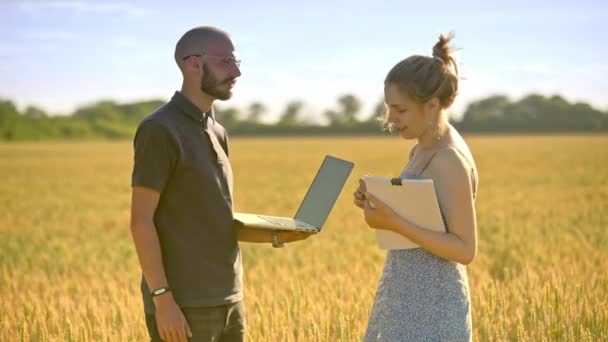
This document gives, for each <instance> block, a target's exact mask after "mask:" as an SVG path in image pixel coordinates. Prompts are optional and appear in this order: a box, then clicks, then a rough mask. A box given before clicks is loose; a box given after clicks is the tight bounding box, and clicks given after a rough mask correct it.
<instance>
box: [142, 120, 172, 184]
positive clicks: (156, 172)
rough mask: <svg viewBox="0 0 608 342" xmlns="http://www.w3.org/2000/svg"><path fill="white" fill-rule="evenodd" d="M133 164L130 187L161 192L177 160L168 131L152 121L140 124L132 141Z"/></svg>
mask: <svg viewBox="0 0 608 342" xmlns="http://www.w3.org/2000/svg"><path fill="white" fill-rule="evenodd" d="M133 148H134V163H133V174H132V177H131V186H133V187H135V186H142V187H146V188H150V189H154V190H157V191H158V192H162V191H163V189H164V188H165V186H166V185H167V183H168V181H169V178H170V176H171V173H172V170H173V168H174V166H175V163H176V160H177V152H176V148H175V145H174V143H173V139H172V138H171V136H170V134H169V132H168V130H167V129H166V128H165V127H164V126H162V125H161V124H160V123H157V122H154V121H152V120H147V121H144V122H142V123H141V124H140V125H139V127H138V128H137V132H136V133H135V139H134V141H133Z"/></svg>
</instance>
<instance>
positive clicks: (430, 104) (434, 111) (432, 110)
mask: <svg viewBox="0 0 608 342" xmlns="http://www.w3.org/2000/svg"><path fill="white" fill-rule="evenodd" d="M424 111H425V114H426V116H427V118H433V119H436V118H437V117H438V116H439V112H440V111H441V103H440V102H439V99H438V98H436V97H433V98H431V99H430V100H428V101H426V103H425V104H424Z"/></svg>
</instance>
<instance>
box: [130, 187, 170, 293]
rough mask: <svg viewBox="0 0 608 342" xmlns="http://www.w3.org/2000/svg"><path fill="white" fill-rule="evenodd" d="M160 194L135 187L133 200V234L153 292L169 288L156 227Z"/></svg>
mask: <svg viewBox="0 0 608 342" xmlns="http://www.w3.org/2000/svg"><path fill="white" fill-rule="evenodd" d="M159 198H160V194H159V193H158V192H157V191H155V190H152V189H148V188H144V187H133V192H132V198H131V234H132V235H133V242H134V243H135V249H136V251H137V256H138V257H139V263H140V265H141V269H142V271H143V273H144V277H145V279H146V283H147V284H148V286H149V288H150V290H151V291H153V290H155V289H157V288H160V287H167V286H168V285H169V284H167V277H166V275H165V269H164V268H163V260H162V254H161V250H160V241H159V240H158V234H157V233H156V227H155V226H154V212H155V211H156V207H157V206H158V201H159Z"/></svg>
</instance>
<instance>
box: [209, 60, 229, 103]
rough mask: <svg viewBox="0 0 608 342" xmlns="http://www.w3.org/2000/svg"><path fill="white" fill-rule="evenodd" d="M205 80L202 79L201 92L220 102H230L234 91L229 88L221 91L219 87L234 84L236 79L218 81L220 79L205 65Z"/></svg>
mask: <svg viewBox="0 0 608 342" xmlns="http://www.w3.org/2000/svg"><path fill="white" fill-rule="evenodd" d="M203 72H204V74H203V78H202V79H201V90H202V91H203V92H205V93H207V94H209V95H211V96H213V97H214V98H216V99H218V100H228V99H229V98H230V97H232V91H231V90H230V89H229V88H226V89H220V87H219V86H221V85H225V84H228V83H230V82H232V81H233V80H234V79H232V78H227V79H225V80H223V81H221V82H220V81H218V79H217V78H216V77H215V75H213V74H212V73H211V71H210V70H209V68H207V65H205V64H203Z"/></svg>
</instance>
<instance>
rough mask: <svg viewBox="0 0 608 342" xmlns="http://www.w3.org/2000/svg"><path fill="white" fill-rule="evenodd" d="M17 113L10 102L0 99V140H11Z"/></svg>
mask: <svg viewBox="0 0 608 342" xmlns="http://www.w3.org/2000/svg"><path fill="white" fill-rule="evenodd" d="M18 121H19V112H18V111H17V107H15V104H13V102H12V101H9V100H3V99H0V139H4V140H13V139H14V138H15V128H16V126H17V122H18Z"/></svg>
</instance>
